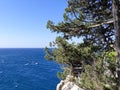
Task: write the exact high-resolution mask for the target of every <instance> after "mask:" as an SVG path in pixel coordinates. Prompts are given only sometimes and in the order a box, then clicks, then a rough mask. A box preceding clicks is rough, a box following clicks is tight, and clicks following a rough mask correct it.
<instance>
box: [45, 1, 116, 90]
mask: <svg viewBox="0 0 120 90" xmlns="http://www.w3.org/2000/svg"><path fill="white" fill-rule="evenodd" d="M63 17H64V21H62V22H59V23H58V24H56V25H55V24H54V23H53V22H52V21H50V20H49V21H48V23H47V28H48V29H50V30H51V31H52V32H57V33H62V36H61V37H57V38H56V40H55V42H53V43H51V46H53V47H54V49H53V50H52V51H51V50H49V49H46V58H47V59H48V60H55V61H56V62H58V63H61V64H64V65H65V67H67V68H69V69H72V67H73V64H76V63H78V64H79V63H82V67H83V69H84V70H83V71H84V72H82V74H80V79H79V77H78V78H77V79H76V83H77V84H78V85H80V86H81V87H83V88H85V89H87V90H117V84H116V82H117V80H116V76H115V74H116V61H115V58H116V57H115V56H116V53H115V52H114V47H113V44H114V43H115V39H114V37H115V31H114V29H113V23H105V22H106V21H109V20H111V19H112V0H68V7H67V8H66V9H65V13H64V14H63ZM96 25H98V26H97V27H96ZM72 37H78V39H79V38H81V37H82V38H83V43H78V44H75V43H69V42H68V40H69V39H71V38H72ZM71 71H72V70H71ZM68 74H70V71H66V70H64V71H63V72H61V73H58V76H59V77H61V78H62V79H65V77H66V75H68Z"/></svg>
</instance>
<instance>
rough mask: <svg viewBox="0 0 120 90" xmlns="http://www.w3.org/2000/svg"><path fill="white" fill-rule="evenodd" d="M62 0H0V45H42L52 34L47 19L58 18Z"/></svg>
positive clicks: (63, 1) (61, 11)
mask: <svg viewBox="0 0 120 90" xmlns="http://www.w3.org/2000/svg"><path fill="white" fill-rule="evenodd" d="M66 6H67V3H66V0H0V48H5V47H7V48H13V47H15V48H17V47H21V48H22V47H28V48H29V47H36V48H37V47H45V46H48V44H49V42H50V41H53V40H54V39H55V37H56V34H55V33H51V32H50V31H49V30H47V29H46V23H47V21H48V20H52V21H54V22H59V21H61V20H62V15H63V13H64V8H65V7H66Z"/></svg>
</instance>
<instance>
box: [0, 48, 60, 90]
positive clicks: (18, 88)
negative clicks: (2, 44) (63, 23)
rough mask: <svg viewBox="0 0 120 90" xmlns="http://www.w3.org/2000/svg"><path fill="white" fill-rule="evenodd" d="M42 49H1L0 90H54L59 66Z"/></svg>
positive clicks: (57, 80)
mask: <svg viewBox="0 0 120 90" xmlns="http://www.w3.org/2000/svg"><path fill="white" fill-rule="evenodd" d="M44 56H45V52H44V48H1V49H0V90H56V85H57V84H58V83H59V82H60V79H58V78H57V72H58V71H60V66H59V65H58V64H57V63H56V62H54V61H48V60H45V58H44Z"/></svg>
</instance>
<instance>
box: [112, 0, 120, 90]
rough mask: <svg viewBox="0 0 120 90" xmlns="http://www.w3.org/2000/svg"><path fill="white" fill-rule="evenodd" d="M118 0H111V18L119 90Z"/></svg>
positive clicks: (119, 19)
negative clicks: (112, 19) (112, 20)
mask: <svg viewBox="0 0 120 90" xmlns="http://www.w3.org/2000/svg"><path fill="white" fill-rule="evenodd" d="M119 7H120V6H119V0H113V18H114V29H115V46H116V52H117V56H116V62H117V67H116V72H117V86H118V90H120V12H119Z"/></svg>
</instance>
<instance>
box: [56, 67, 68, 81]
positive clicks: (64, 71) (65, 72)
mask: <svg viewBox="0 0 120 90" xmlns="http://www.w3.org/2000/svg"><path fill="white" fill-rule="evenodd" d="M69 74H70V71H69V70H68V69H66V68H64V69H63V72H58V73H57V76H58V78H60V79H62V80H64V79H66V77H67V75H69Z"/></svg>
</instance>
